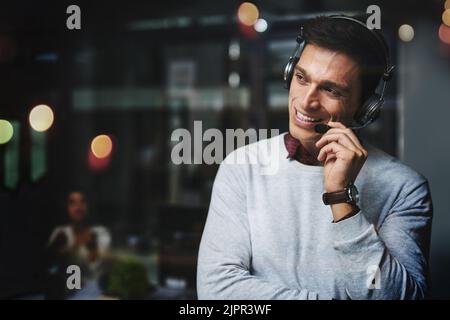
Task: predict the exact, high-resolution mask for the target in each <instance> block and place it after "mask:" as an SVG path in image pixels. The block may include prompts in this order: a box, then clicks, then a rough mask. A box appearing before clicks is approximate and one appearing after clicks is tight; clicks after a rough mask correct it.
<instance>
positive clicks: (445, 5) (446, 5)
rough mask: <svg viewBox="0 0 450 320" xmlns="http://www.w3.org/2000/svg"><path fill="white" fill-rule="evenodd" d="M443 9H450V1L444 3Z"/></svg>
mask: <svg viewBox="0 0 450 320" xmlns="http://www.w3.org/2000/svg"><path fill="white" fill-rule="evenodd" d="M444 8H445V9H450V0H447V1H445V4H444Z"/></svg>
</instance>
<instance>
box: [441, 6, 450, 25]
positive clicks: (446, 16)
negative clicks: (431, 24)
mask: <svg viewBox="0 0 450 320" xmlns="http://www.w3.org/2000/svg"><path fill="white" fill-rule="evenodd" d="M442 22H443V23H444V24H445V25H447V26H449V27H450V9H447V10H445V11H444V13H443V14H442Z"/></svg>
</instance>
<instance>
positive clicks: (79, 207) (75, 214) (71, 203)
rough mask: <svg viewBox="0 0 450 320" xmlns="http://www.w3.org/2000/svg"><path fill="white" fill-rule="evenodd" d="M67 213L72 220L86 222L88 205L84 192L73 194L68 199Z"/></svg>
mask: <svg viewBox="0 0 450 320" xmlns="http://www.w3.org/2000/svg"><path fill="white" fill-rule="evenodd" d="M67 211H68V212H69V216H70V219H71V220H72V221H73V222H75V223H79V222H82V221H83V220H84V218H85V217H86V215H87V203H86V197H85V196H84V194H83V193H82V192H78V191H75V192H71V193H70V194H69V197H68V199H67Z"/></svg>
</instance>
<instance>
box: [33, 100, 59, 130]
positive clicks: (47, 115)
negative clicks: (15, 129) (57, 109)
mask: <svg viewBox="0 0 450 320" xmlns="http://www.w3.org/2000/svg"><path fill="white" fill-rule="evenodd" d="M53 120H54V116H53V111H52V109H51V108H50V107H49V106H47V105H45V104H40V105H38V106H36V107H34V108H33V109H32V110H31V112H30V116H29V121H30V125H31V127H32V128H33V129H34V130H36V131H38V132H43V131H46V130H48V129H49V128H50V127H51V126H52V124H53Z"/></svg>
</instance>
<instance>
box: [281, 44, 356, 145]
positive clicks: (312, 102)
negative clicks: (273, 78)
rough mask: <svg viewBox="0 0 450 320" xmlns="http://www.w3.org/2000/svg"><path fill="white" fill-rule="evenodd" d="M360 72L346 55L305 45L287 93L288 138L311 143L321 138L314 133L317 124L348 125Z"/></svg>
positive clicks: (354, 103) (354, 110)
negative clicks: (289, 136) (333, 123)
mask: <svg viewBox="0 0 450 320" xmlns="http://www.w3.org/2000/svg"><path fill="white" fill-rule="evenodd" d="M359 73H360V68H359V66H358V64H357V63H356V62H355V61H354V60H353V59H352V58H350V57H349V56H348V55H346V54H344V53H339V52H336V51H330V50H328V49H325V48H321V47H318V46H316V45H312V44H307V45H306V46H305V48H304V50H303V53H302V55H301V57H300V61H299V62H298V63H297V65H296V67H295V71H294V75H293V77H292V81H291V87H290V90H289V132H290V133H291V135H292V136H293V137H294V138H296V139H298V140H300V141H301V142H302V143H307V144H308V143H314V142H316V141H317V140H318V139H319V138H320V137H321V135H320V134H319V133H316V132H315V131H314V126H315V125H317V124H318V123H327V122H328V121H330V120H331V121H339V122H342V123H343V124H344V125H349V124H350V122H351V119H352V118H353V116H354V114H355V112H356V110H357V109H358V103H359V100H360V95H361V84H360V76H359ZM305 117H306V118H305Z"/></svg>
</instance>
